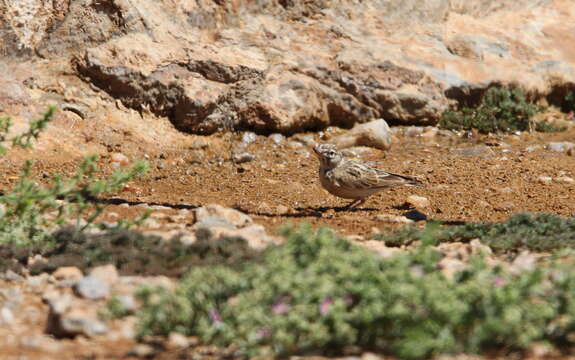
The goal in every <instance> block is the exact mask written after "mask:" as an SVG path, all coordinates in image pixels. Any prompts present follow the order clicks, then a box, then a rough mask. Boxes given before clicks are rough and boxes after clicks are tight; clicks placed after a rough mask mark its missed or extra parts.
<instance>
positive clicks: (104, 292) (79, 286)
mask: <svg viewBox="0 0 575 360" xmlns="http://www.w3.org/2000/svg"><path fill="white" fill-rule="evenodd" d="M75 289H76V292H77V293H78V295H80V296H82V297H84V298H86V299H91V300H98V299H105V298H107V297H108V296H110V286H109V285H108V284H107V283H106V281H104V280H102V279H101V278H99V277H96V276H92V275H89V276H86V277H84V278H82V279H81V280H80V281H78V282H77V283H76V286H75Z"/></svg>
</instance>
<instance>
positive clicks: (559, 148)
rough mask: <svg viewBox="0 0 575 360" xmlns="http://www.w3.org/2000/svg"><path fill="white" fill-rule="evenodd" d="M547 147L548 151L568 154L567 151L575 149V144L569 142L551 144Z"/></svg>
mask: <svg viewBox="0 0 575 360" xmlns="http://www.w3.org/2000/svg"><path fill="white" fill-rule="evenodd" d="M545 147H546V148H547V150H551V151H556V152H567V151H569V150H571V149H574V148H575V143H572V142H569V141H563V142H550V143H548V144H547V145H546V146H545Z"/></svg>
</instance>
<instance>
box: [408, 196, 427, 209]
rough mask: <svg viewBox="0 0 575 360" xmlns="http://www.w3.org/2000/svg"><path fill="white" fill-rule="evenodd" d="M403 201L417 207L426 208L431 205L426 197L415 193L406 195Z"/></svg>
mask: <svg viewBox="0 0 575 360" xmlns="http://www.w3.org/2000/svg"><path fill="white" fill-rule="evenodd" d="M405 202H406V203H407V204H409V205H412V206H413V207H416V208H419V209H423V208H427V207H429V205H431V202H430V201H429V199H428V198H426V197H423V196H417V195H410V196H408V197H407V199H406V200H405Z"/></svg>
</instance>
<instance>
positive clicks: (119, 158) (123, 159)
mask: <svg viewBox="0 0 575 360" xmlns="http://www.w3.org/2000/svg"><path fill="white" fill-rule="evenodd" d="M110 159H111V160H112V162H116V163H119V164H122V165H126V164H127V163H128V162H130V159H128V157H127V156H126V155H124V154H122V153H113V154H112V156H111V157H110Z"/></svg>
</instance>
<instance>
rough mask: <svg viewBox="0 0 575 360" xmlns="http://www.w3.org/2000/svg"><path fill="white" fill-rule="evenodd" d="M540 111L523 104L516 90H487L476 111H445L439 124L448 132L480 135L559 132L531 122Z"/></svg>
mask: <svg viewBox="0 0 575 360" xmlns="http://www.w3.org/2000/svg"><path fill="white" fill-rule="evenodd" d="M541 110H542V108H541V107H540V106H537V105H535V104H532V103H530V102H528V101H527V99H526V98H525V95H524V94H523V92H522V91H521V90H520V89H507V88H490V89H489V90H487V91H486V93H485V95H484V96H483V99H482V101H481V104H480V105H479V106H478V107H477V108H473V109H472V108H467V107H464V108H463V109H461V110H459V111H446V112H445V113H444V114H443V116H442V118H441V120H440V122H439V125H440V126H442V127H443V128H446V129H450V130H471V129H477V131H479V132H480V133H485V134H487V133H495V132H514V131H532V130H535V131H541V132H554V131H562V130H565V129H564V128H559V127H556V126H554V125H552V124H549V123H545V122H534V121H532V120H531V118H532V117H533V115H535V114H536V113H538V112H540V111H541Z"/></svg>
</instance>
